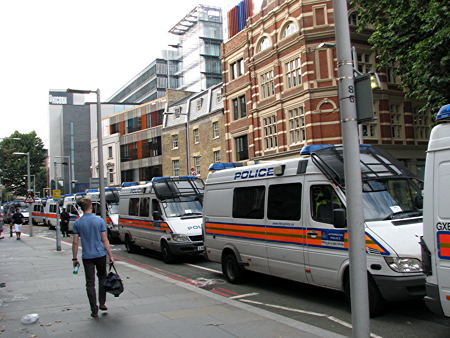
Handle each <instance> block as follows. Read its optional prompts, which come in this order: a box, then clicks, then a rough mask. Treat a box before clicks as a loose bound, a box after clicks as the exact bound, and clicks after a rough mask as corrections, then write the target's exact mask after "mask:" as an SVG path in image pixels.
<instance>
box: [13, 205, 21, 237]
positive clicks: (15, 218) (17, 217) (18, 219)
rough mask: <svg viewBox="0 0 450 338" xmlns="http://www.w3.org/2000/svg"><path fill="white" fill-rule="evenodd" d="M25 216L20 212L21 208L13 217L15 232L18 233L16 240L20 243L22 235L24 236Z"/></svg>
mask: <svg viewBox="0 0 450 338" xmlns="http://www.w3.org/2000/svg"><path fill="white" fill-rule="evenodd" d="M23 219H24V216H23V214H22V213H21V212H20V208H16V212H15V213H14V214H13V215H12V217H11V220H12V223H13V224H14V231H15V232H16V239H17V240H18V241H20V235H21V234H22V223H23Z"/></svg>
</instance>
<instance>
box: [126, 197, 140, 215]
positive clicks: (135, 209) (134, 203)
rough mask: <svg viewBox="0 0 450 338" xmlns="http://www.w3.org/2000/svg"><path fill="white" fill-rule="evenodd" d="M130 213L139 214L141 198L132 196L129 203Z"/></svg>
mask: <svg viewBox="0 0 450 338" xmlns="http://www.w3.org/2000/svg"><path fill="white" fill-rule="evenodd" d="M128 215H130V216H139V198H130V202H129V204H128Z"/></svg>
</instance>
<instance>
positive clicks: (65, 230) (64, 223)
mask: <svg viewBox="0 0 450 338" xmlns="http://www.w3.org/2000/svg"><path fill="white" fill-rule="evenodd" d="M60 218H61V232H62V235H63V237H70V235H69V221H70V214H69V213H68V212H67V211H66V208H63V209H62V212H61V215H60Z"/></svg>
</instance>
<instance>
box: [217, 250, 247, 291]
mask: <svg viewBox="0 0 450 338" xmlns="http://www.w3.org/2000/svg"><path fill="white" fill-rule="evenodd" d="M222 272H223V274H224V276H225V278H226V280H227V281H229V282H230V283H232V284H238V283H240V282H242V280H243V279H244V270H243V269H242V268H241V267H240V266H239V263H238V261H237V259H236V256H235V255H234V254H233V253H227V254H226V255H225V257H223V259H222Z"/></svg>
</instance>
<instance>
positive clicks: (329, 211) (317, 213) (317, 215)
mask: <svg viewBox="0 0 450 338" xmlns="http://www.w3.org/2000/svg"><path fill="white" fill-rule="evenodd" d="M341 208H342V209H343V208H345V207H344V204H343V203H342V202H341V200H340V199H339V197H338V196H337V194H336V192H335V191H334V189H333V187H332V186H330V185H313V186H311V216H312V218H313V220H315V221H317V222H322V223H328V224H332V223H333V209H341Z"/></svg>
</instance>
